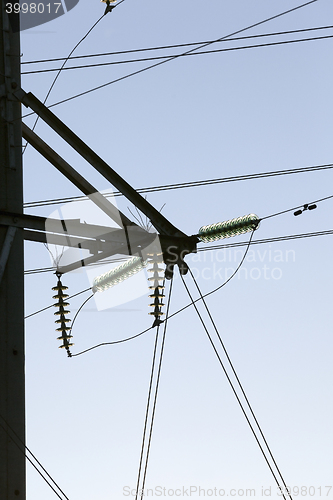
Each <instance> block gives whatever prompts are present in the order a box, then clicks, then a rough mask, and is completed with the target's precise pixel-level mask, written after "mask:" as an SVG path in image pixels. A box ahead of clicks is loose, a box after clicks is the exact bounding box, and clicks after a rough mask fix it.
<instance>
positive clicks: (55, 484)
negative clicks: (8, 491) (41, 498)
mask: <svg viewBox="0 0 333 500" xmlns="http://www.w3.org/2000/svg"><path fill="white" fill-rule="evenodd" d="M0 418H1V419H2V420H3V422H4V423H5V426H6V427H5V426H4V425H2V423H1V422H0V427H1V428H2V429H3V430H4V431H5V433H6V434H7V435H8V437H9V438H10V439H11V440H12V441H13V443H14V444H15V445H16V447H17V448H18V449H19V450H20V452H21V453H23V455H24V456H25V458H26V459H27V460H28V462H29V463H30V464H31V465H32V466H33V467H34V469H35V470H36V471H37V472H38V474H39V475H40V476H41V477H42V478H43V479H44V481H45V482H46V484H47V485H48V486H49V487H50V488H51V489H52V490H53V492H54V493H55V494H56V495H57V497H58V498H60V500H64V498H65V499H66V500H69V498H68V496H67V495H66V494H65V493H64V492H63V490H62V489H61V488H60V486H59V485H58V483H57V482H56V481H55V480H54V479H53V478H52V476H51V475H50V474H49V472H48V471H47V470H46V469H45V467H44V466H43V465H42V464H41V463H40V461H39V460H38V459H37V458H36V456H35V455H34V454H33V453H32V451H31V450H30V449H29V448H28V446H27V445H26V444H25V443H24V441H23V440H22V439H21V438H20V436H19V435H18V434H17V433H16V432H15V431H14V429H13V428H12V427H11V426H10V425H9V423H8V422H7V420H6V419H5V418H4V417H3V416H2V415H1V414H0ZM8 429H10V431H11V433H12V434H10V433H9V432H8ZM13 435H14V437H13ZM18 442H19V443H20V445H21V446H22V447H23V449H22V447H21V446H20V445H19V444H18ZM24 450H26V451H27V452H28V453H30V455H31V457H33V459H34V460H35V462H36V463H37V464H38V466H39V467H40V469H42V471H43V472H44V473H45V474H46V475H47V477H48V478H49V479H50V481H51V482H52V483H53V485H54V486H55V487H56V488H57V489H58V491H56V490H55V488H54V487H53V486H52V484H51V483H50V481H49V480H48V479H47V477H45V476H44V475H43V472H41V470H40V469H39V468H38V467H37V465H36V464H35V463H34V462H33V460H32V459H31V458H30V456H29V455H27V453H26V452H25V451H24ZM59 492H60V493H61V495H62V496H61V495H60V493H59Z"/></svg>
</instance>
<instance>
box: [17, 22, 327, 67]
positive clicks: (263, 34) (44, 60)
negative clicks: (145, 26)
mask: <svg viewBox="0 0 333 500" xmlns="http://www.w3.org/2000/svg"><path fill="white" fill-rule="evenodd" d="M332 28H333V25H330V26H318V27H315V28H303V29H298V30H289V31H275V32H272V33H262V34H257V35H247V36H240V37H232V38H229V39H227V40H221V42H224V41H226V42H234V41H242V40H249V39H253V38H264V37H272V36H281V35H291V34H296V33H305V32H308V31H318V30H328V29H332ZM207 42H214V40H205V41H200V42H191V43H178V44H173V45H159V46H156V47H146V48H141V49H130V50H119V51H115V52H102V53H97V54H84V55H81V56H71V57H69V58H65V57H57V58H52V59H40V60H36V61H21V65H25V64H42V63H50V62H58V61H59V62H60V61H63V60H65V59H67V60H68V61H69V60H70V61H72V60H73V59H87V58H92V57H105V56H114V55H122V54H132V53H137V52H149V51H155V50H165V49H176V48H181V47H190V46H193V45H202V44H204V43H207ZM216 43H219V42H216ZM66 69H67V68H66Z"/></svg>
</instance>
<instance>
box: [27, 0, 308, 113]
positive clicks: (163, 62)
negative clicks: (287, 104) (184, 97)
mask: <svg viewBox="0 0 333 500" xmlns="http://www.w3.org/2000/svg"><path fill="white" fill-rule="evenodd" d="M316 2H318V0H310V1H308V2H305V3H303V4H301V5H298V6H296V7H293V8H291V9H288V10H285V11H283V12H280V13H279V14H275V15H274V16H271V17H268V18H266V19H263V20H262V21H258V22H256V23H253V24H251V25H249V26H246V27H245V28H241V29H239V30H236V31H234V32H232V33H229V34H228V35H225V36H222V37H220V38H218V39H216V40H214V41H210V42H206V43H204V44H201V45H199V46H198V47H195V48H193V49H190V50H187V51H186V52H183V53H181V54H176V55H174V56H171V57H170V58H169V59H164V60H163V61H159V62H157V63H154V64H152V65H150V66H146V67H145V68H141V69H139V70H137V71H134V72H132V73H129V74H127V75H124V76H122V77H119V78H116V79H115V80H111V81H109V82H107V83H103V84H102V85H98V86H97V87H93V88H91V89H89V90H86V91H84V92H80V93H79V94H76V95H73V96H71V97H68V98H66V99H62V100H61V101H58V102H56V103H53V104H51V105H49V106H48V108H52V107H54V106H58V105H59V104H63V103H65V102H69V101H71V100H73V99H76V98H78V97H82V96H84V95H87V94H89V93H91V92H95V91H96V90H99V89H102V88H105V87H107V86H109V85H112V84H114V83H116V82H120V81H123V80H125V79H127V78H130V77H132V76H134V75H138V74H140V73H143V72H145V71H148V70H150V69H153V68H156V67H158V66H161V65H162V64H165V63H167V62H170V61H173V60H175V59H177V58H179V57H182V56H184V55H186V54H190V53H192V52H194V51H196V50H200V49H203V48H205V47H208V46H209V45H212V44H213V43H217V42H220V41H222V40H225V39H227V38H230V37H232V36H235V35H238V34H240V33H243V32H245V31H247V30H249V29H252V28H255V27H257V26H261V25H262V24H264V23H267V22H269V21H272V20H274V19H278V18H279V17H282V16H285V15H287V14H290V13H291V12H295V11H296V10H298V9H302V8H304V7H306V6H308V5H310V4H313V3H316ZM33 114H34V112H32V113H28V114H26V115H24V116H23V118H25V117H27V116H30V115H33Z"/></svg>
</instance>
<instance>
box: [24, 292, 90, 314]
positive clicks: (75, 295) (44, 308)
mask: <svg viewBox="0 0 333 500" xmlns="http://www.w3.org/2000/svg"><path fill="white" fill-rule="evenodd" d="M91 289H92V288H91V287H90V288H86V289H85V290H82V291H81V292H78V293H75V294H74V295H71V296H70V297H67V299H66V300H70V299H72V298H73V297H77V296H78V295H81V293H85V292H88V291H89V290H91ZM51 307H54V304H51V305H50V306H47V307H43V309H39V311H36V312H34V313H32V314H28V316H25V318H24V319H28V318H31V316H35V315H36V314H39V313H41V312H43V311H46V309H51Z"/></svg>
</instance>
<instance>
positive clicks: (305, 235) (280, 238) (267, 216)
mask: <svg viewBox="0 0 333 500" xmlns="http://www.w3.org/2000/svg"><path fill="white" fill-rule="evenodd" d="M332 198H333V195H330V196H326V197H324V198H320V199H318V200H314V201H312V202H310V203H320V202H321V201H325V200H329V199H332ZM303 207H304V204H303V205H298V206H296V207H293V208H288V209H287V210H282V211H279V212H276V213H273V214H270V215H266V216H265V217H262V218H260V219H259V222H260V221H262V220H265V219H269V218H272V217H277V216H279V215H282V214H285V213H288V212H292V211H294V210H297V209H298V208H303ZM329 234H332V231H330V230H329V231H321V232H317V233H308V234H306V233H305V234H301V235H290V236H282V237H278V238H272V239H270V238H266V239H265V240H257V243H259V242H260V243H268V242H270V241H284V240H287V239H296V238H309V237H312V236H324V235H325V236H326V235H329ZM252 236H253V233H252ZM252 236H251V240H252ZM236 245H237V244H232V243H231V244H230V246H236ZM241 245H244V243H239V244H238V246H241ZM220 248H227V246H226V245H214V247H213V246H212V247H207V250H216V249H220ZM247 250H248V248H247ZM199 251H204V249H199ZM91 289H92V287H89V288H86V289H85V290H82V291H81V292H78V293H76V294H74V295H72V296H71V297H68V300H69V299H71V298H72V297H76V296H77V295H80V294H81V293H84V292H87V291H88V290H91ZM51 307H53V304H52V305H49V306H47V307H44V308H43V309H40V310H39V311H36V312H34V313H32V314H29V315H28V316H26V317H25V318H24V319H27V318H30V317H31V316H34V315H35V314H38V313H40V312H42V311H45V310H46V309H50V308H51Z"/></svg>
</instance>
